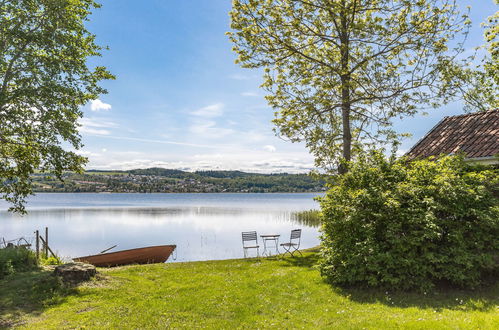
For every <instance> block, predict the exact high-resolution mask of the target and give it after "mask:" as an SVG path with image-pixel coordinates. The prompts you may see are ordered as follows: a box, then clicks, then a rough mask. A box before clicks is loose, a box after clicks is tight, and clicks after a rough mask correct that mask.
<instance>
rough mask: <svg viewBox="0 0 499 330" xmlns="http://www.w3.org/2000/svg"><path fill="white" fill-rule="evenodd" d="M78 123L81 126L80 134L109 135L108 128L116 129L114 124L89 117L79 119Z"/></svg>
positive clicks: (116, 125)
mask: <svg viewBox="0 0 499 330" xmlns="http://www.w3.org/2000/svg"><path fill="white" fill-rule="evenodd" d="M79 123H80V125H81V126H80V128H79V131H80V133H84V134H90V135H110V134H111V131H109V128H114V127H118V124H116V123H114V122H110V121H105V120H100V119H96V118H89V117H85V118H81V119H80V120H79Z"/></svg>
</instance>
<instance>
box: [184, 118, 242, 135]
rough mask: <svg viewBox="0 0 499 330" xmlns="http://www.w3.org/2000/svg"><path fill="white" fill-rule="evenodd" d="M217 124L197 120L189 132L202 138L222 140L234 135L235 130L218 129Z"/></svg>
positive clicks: (211, 121) (210, 121)
mask: <svg viewBox="0 0 499 330" xmlns="http://www.w3.org/2000/svg"><path fill="white" fill-rule="evenodd" d="M216 124H217V123H216V122H215V121H213V120H197V121H195V122H194V123H193V124H192V125H191V126H190V127H189V131H190V132H191V133H193V134H196V135H200V136H201V137H202V138H222V137H225V136H227V135H230V134H232V133H234V130H233V129H230V128H222V127H217V126H216Z"/></svg>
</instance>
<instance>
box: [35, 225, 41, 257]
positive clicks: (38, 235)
mask: <svg viewBox="0 0 499 330" xmlns="http://www.w3.org/2000/svg"><path fill="white" fill-rule="evenodd" d="M35 235H36V262H37V263H38V260H39V259H40V233H39V232H38V230H37V231H35Z"/></svg>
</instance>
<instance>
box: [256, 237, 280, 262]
mask: <svg viewBox="0 0 499 330" xmlns="http://www.w3.org/2000/svg"><path fill="white" fill-rule="evenodd" d="M279 236H281V235H278V234H269V235H260V237H261V238H262V241H263V252H262V255H266V256H269V257H270V256H271V255H272V251H271V249H272V250H273V248H275V252H276V253H277V254H279V253H280V252H279V248H278V246H279ZM269 242H274V244H273V245H274V246H267V243H269Z"/></svg>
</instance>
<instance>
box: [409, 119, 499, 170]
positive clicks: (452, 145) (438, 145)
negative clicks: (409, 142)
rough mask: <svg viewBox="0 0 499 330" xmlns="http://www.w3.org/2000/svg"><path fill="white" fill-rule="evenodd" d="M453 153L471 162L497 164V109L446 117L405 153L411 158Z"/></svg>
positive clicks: (498, 136) (498, 152) (498, 130)
mask: <svg viewBox="0 0 499 330" xmlns="http://www.w3.org/2000/svg"><path fill="white" fill-rule="evenodd" d="M456 153H464V155H465V157H466V159H467V160H469V161H470V162H474V163H480V164H498V163H499V161H498V159H499V158H497V155H498V154H499V109H496V110H490V111H482V112H476V113H472V114H467V115H459V116H450V117H445V118H444V119H442V120H441V121H440V122H439V123H438V124H437V125H436V126H435V127H433V129H432V130H431V131H429V132H428V134H426V135H425V136H424V137H423V138H422V139H421V140H419V142H418V143H416V145H414V146H413V147H412V149H411V150H409V152H408V153H407V154H406V156H408V157H409V158H410V159H414V158H426V157H429V156H438V155H441V154H447V155H449V154H456Z"/></svg>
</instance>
